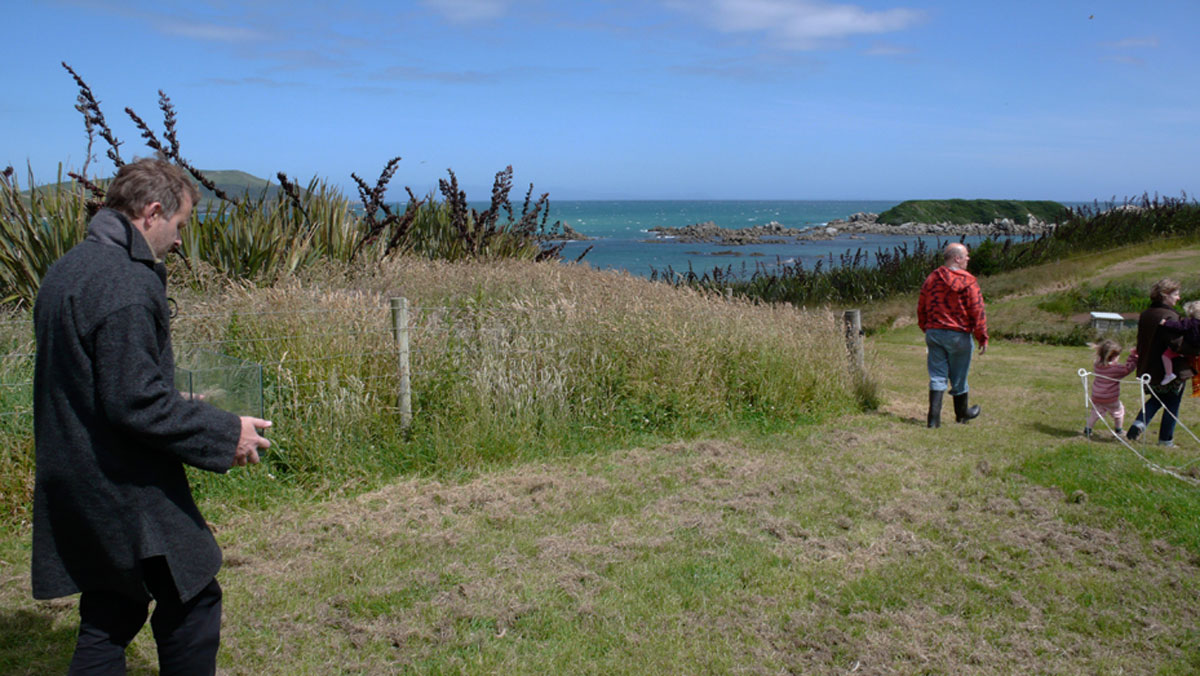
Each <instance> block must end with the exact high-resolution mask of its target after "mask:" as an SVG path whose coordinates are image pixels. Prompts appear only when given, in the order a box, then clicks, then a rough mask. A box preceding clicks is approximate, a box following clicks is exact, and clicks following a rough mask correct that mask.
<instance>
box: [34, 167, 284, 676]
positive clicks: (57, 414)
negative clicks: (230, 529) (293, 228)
mask: <svg viewBox="0 0 1200 676" xmlns="http://www.w3.org/2000/svg"><path fill="white" fill-rule="evenodd" d="M198 197H199V194H198V192H197V190H196V188H195V186H193V185H192V183H191V182H190V181H188V180H187V177H186V176H184V175H183V173H182V172H181V171H180V169H179V168H178V167H176V166H174V165H172V164H170V163H169V162H166V161H164V160H162V159H143V160H139V161H138V162H135V163H133V164H128V165H125V166H124V167H122V168H121V170H120V171H119V172H118V173H117V176H116V178H115V179H114V180H113V182H112V183H111V185H110V186H109V188H108V191H107V195H106V199H105V208H104V209H101V210H100V211H99V212H98V213H97V214H96V216H95V218H93V219H92V221H91V222H90V223H89V224H88V231H87V236H86V238H85V239H84V241H83V242H81V243H80V244H78V245H76V246H75V247H74V248H72V249H71V250H70V251H69V252H67V253H66V255H64V256H63V257H62V258H61V259H59V260H58V261H57V262H56V263H55V264H54V265H53V266H52V267H51V268H50V270H49V271H48V272H47V273H46V276H45V279H43V280H42V286H41V289H40V290H39V292H38V297H37V301H36V303H35V305H34V327H35V331H36V333H37V359H36V365H35V371H34V402H33V405H34V437H35V447H36V459H37V470H36V481H35V485H34V497H33V567H32V574H33V595H34V597H35V598H38V599H47V598H56V597H60V596H67V595H70V594H75V593H80V592H81V593H82V594H81V596H80V601H79V615H80V629H79V637H78V641H77V643H76V646H75V654H74V656H73V658H72V661H71V673H73V674H75V673H79V674H84V673H88V674H90V673H105V674H108V673H118V674H120V673H124V670H125V648H126V646H128V644H129V642H130V641H131V640H132V639H133V637H134V635H135V634H137V632H138V630H140V629H141V627H142V625H143V624H144V623H145V621H146V616H147V613H148V610H149V601H150V599H152V598H153V599H154V601H155V610H154V615H153V617H152V619H151V626H152V627H153V629H154V637H155V641H156V643H157V645H158V653H159V664H160V668H161V673H163V674H212V673H214V672H215V670H216V653H217V646H218V643H219V641H220V624H221V588H220V586H219V585H218V584H217V581H216V578H215V577H214V576H215V575H216V573H217V570H218V569H219V568H220V566H221V550H220V548H219V547H218V546H217V543H216V540H215V539H214V538H213V536H212V533H211V532H210V531H209V529H208V527H207V525H206V523H205V521H204V517H202V516H201V515H200V511H199V509H197V507H196V503H195V502H194V500H193V499H192V494H191V488H190V487H189V486H188V483H187V478H186V475H185V473H184V464H188V465H192V466H194V467H199V468H201V469H205V470H209V471H212V472H225V471H227V470H228V469H229V468H230V467H233V466H239V465H245V464H248V463H256V462H258V450H259V449H263V448H266V447H267V446H269V445H270V442H269V441H267V440H266V439H265V438H263V437H262V436H261V435H260V434H259V431H260V430H262V429H265V428H267V427H269V426H270V423H269V422H268V421H265V420H260V419H258V418H251V417H240V418H239V416H237V415H235V414H233V413H228V412H225V411H222V410H220V409H217V408H215V407H213V406H211V405H209V404H206V403H204V402H201V401H189V400H187V399H184V397H183V396H182V395H181V394H180V393H179V391H178V390H176V389H175V386H174V376H175V364H174V354H173V352H172V348H171V334H170V324H169V321H170V312H169V308H168V303H167V296H166V268H165V266H164V265H163V263H162V260H163V259H164V258H165V257H166V255H167V254H168V253H169V252H170V251H171V249H173V248H174V247H175V246H177V245H178V244H179V228H180V227H181V226H182V225H183V224H184V223H185V222H186V221H187V219H188V217H189V214H190V213H191V209H192V206H193V205H194V204H195V202H196V200H197V198H198Z"/></svg>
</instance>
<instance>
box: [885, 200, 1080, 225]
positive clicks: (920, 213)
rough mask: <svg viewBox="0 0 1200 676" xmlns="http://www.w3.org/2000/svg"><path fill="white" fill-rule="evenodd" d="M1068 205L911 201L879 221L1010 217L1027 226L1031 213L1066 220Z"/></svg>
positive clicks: (1049, 220)
mask: <svg viewBox="0 0 1200 676" xmlns="http://www.w3.org/2000/svg"><path fill="white" fill-rule="evenodd" d="M1066 212H1067V207H1065V206H1063V205H1061V204H1059V203H1058V202H1051V201H1048V200H1040V201H1030V200H964V199H952V200H908V201H905V202H901V203H900V204H897V205H896V206H894V207H892V208H891V209H888V210H887V211H885V212H883V213H882V214H879V219H878V222H879V223H887V224H889V225H900V224H901V223H953V224H955V225H966V224H968V223H991V222H992V221H994V220H996V219H997V218H1007V219H1009V220H1011V221H1012V222H1014V223H1019V224H1021V225H1025V224H1026V223H1028V222H1029V214H1033V215H1034V216H1035V217H1037V219H1038V220H1039V221H1045V222H1047V223H1059V222H1061V221H1063V220H1064V219H1065V214H1066Z"/></svg>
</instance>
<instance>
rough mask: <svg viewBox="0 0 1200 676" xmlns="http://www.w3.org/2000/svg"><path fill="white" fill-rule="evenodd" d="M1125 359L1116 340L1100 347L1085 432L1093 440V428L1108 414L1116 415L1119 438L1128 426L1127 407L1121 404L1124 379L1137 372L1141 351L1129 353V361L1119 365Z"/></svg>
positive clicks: (1093, 371) (1105, 342)
mask: <svg viewBox="0 0 1200 676" xmlns="http://www.w3.org/2000/svg"><path fill="white" fill-rule="evenodd" d="M1120 356H1121V344H1120V343H1118V342H1117V341H1115V340H1105V341H1103V342H1101V343H1100V344H1099V345H1097V346H1096V363H1095V364H1093V365H1092V373H1093V374H1094V377H1093V378H1092V405H1091V406H1089V407H1088V417H1087V425H1085V426H1084V428H1083V436H1085V437H1087V438H1088V439H1091V438H1092V425H1095V424H1096V421H1097V420H1099V419H1100V417H1101V416H1103V415H1104V414H1105V413H1108V414H1110V415H1112V419H1113V422H1114V423H1116V425H1117V428H1116V429H1115V430H1113V431H1114V432H1116V433H1117V434H1118V435H1120V434H1121V433H1122V432H1124V430H1123V429H1121V426H1122V424H1124V422H1125V407H1124V406H1123V405H1122V404H1121V379H1122V378H1124V377H1125V376H1127V375H1129V374H1130V373H1131V372H1133V370H1134V369H1136V368H1137V348H1134V349H1133V350H1131V351H1130V352H1129V358H1128V359H1126V360H1125V363H1124V364H1121V363H1118V362H1117V358H1118V357H1120Z"/></svg>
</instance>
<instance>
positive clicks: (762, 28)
mask: <svg viewBox="0 0 1200 676" xmlns="http://www.w3.org/2000/svg"><path fill="white" fill-rule="evenodd" d="M664 2H665V3H666V5H667V6H668V7H671V8H673V9H678V10H683V11H690V12H692V13H695V14H698V15H699V16H700V17H701V18H703V19H704V20H705V21H706V22H707V23H709V24H710V25H712V26H713V27H714V28H716V29H717V30H720V31H724V32H728V33H761V34H763V35H764V36H766V37H767V38H768V39H770V40H771V41H773V42H775V43H776V44H778V45H780V46H782V47H787V48H790V49H820V48H822V47H828V46H830V45H831V44H832V43H834V42H836V41H839V40H843V39H845V38H849V37H853V36H855V35H876V34H880V33H890V32H894V31H899V30H904V29H905V28H908V27H910V26H912V25H914V24H916V23H918V22H920V21H921V20H923V19H924V17H925V14H924V13H923V12H921V11H920V10H914V9H904V8H897V9H888V10H883V11H871V10H866V9H863V8H862V7H859V6H857V5H848V4H833V3H828V2H821V1H814V0H692V1H689V0H664Z"/></svg>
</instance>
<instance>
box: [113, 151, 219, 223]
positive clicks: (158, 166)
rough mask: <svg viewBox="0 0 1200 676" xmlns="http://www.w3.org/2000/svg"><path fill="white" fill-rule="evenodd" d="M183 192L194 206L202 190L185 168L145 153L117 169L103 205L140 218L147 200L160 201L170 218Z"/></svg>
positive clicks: (165, 214) (178, 204)
mask: <svg viewBox="0 0 1200 676" xmlns="http://www.w3.org/2000/svg"><path fill="white" fill-rule="evenodd" d="M184 195H187V196H188V197H191V199H192V205H193V206H195V204H196V202H198V201H200V191H199V190H198V189H197V188H196V185H195V184H194V183H192V182H191V181H190V180H188V177H187V176H186V175H184V173H183V169H181V168H179V167H178V166H176V165H174V164H171V163H170V162H168V161H167V160H164V159H162V158H160V157H143V158H142V159H140V160H136V161H134V162H132V163H130V164H126V165H125V166H123V167H121V168H120V170H118V171H117V176H116V178H114V179H113V180H112V183H110V184H109V185H108V190H107V191H106V192H105V195H104V206H106V207H108V208H110V209H115V210H117V211H119V212H121V213H123V214H125V215H126V216H128V217H130V218H137V217H139V216H140V215H141V212H142V208H143V207H145V206H146V205H147V204H151V203H153V202H160V203H162V205H163V216H165V217H167V218H170V217H172V216H174V215H175V212H176V211H179V207H180V206H182V204H183V196H184Z"/></svg>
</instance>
